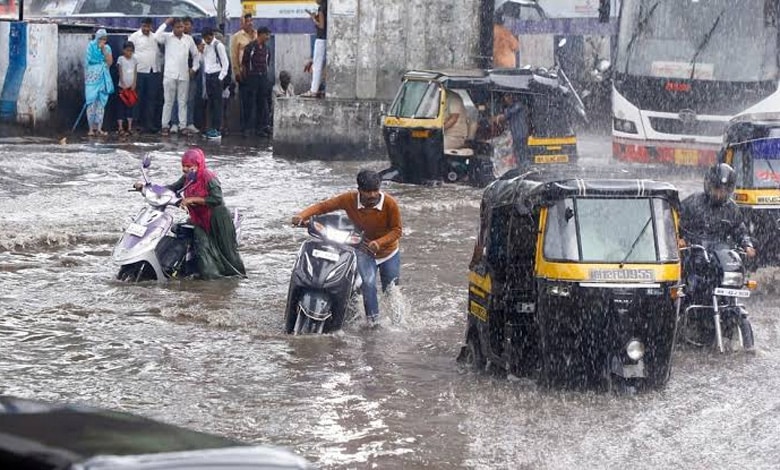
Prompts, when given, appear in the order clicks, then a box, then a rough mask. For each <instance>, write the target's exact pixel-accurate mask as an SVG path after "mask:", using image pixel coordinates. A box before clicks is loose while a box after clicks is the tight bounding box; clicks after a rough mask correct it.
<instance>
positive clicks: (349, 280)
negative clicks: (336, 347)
mask: <svg viewBox="0 0 780 470" xmlns="http://www.w3.org/2000/svg"><path fill="white" fill-rule="evenodd" d="M308 233H309V235H310V236H311V238H310V239H308V240H306V241H304V242H303V244H302V245H301V249H300V251H299V252H298V259H297V260H296V261H295V267H294V268H293V272H292V277H291V279H290V288H289V290H288V292H287V308H286V309H285V332H287V333H288V334H294V335H300V334H310V333H317V334H323V333H332V332H334V331H337V330H340V329H341V326H342V324H343V323H344V319H345V316H346V314H347V311H348V310H349V308H350V306H351V305H353V303H354V300H355V298H356V296H357V295H358V293H359V291H360V285H361V280H360V276H359V275H358V272H357V255H356V253H355V250H357V249H359V248H358V247H359V246H360V244H361V243H362V242H363V237H362V234H361V233H360V232H359V231H358V230H357V229H356V228H355V226H354V225H353V224H352V221H350V220H349V218H348V217H347V216H345V215H342V214H325V215H319V216H315V217H312V218H311V219H310V220H309V224H308Z"/></svg>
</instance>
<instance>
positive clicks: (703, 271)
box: [681, 242, 757, 353]
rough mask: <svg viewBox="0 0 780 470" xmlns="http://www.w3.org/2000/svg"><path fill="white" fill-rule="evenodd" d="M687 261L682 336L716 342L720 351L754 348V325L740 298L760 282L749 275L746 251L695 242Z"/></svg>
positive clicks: (687, 339)
mask: <svg viewBox="0 0 780 470" xmlns="http://www.w3.org/2000/svg"><path fill="white" fill-rule="evenodd" d="M683 250H686V251H688V252H689V253H688V254H687V256H686V258H685V263H684V271H685V272H686V275H685V279H686V286H685V297H684V299H683V300H684V304H685V309H684V311H683V316H682V319H681V336H682V338H683V340H684V341H685V342H687V343H689V344H692V345H694V346H699V347H703V346H710V345H713V344H714V345H715V346H716V347H717V349H718V351H719V352H721V353H723V352H725V351H726V349H727V348H726V342H725V341H726V340H728V344H729V348H728V349H730V350H738V349H739V350H748V351H749V350H752V349H753V346H754V340H753V327H752V326H751V324H750V320H748V312H747V309H746V308H745V306H744V305H743V304H742V303H740V299H745V298H748V297H750V291H751V290H752V289H755V288H756V286H757V283H756V282H755V281H753V280H749V279H747V277H746V276H747V270H746V269H745V266H744V263H743V258H742V257H743V256H744V252H742V251H740V250H736V249H732V247H731V246H729V245H728V244H725V243H720V242H718V243H712V244H709V245H708V246H705V245H698V244H693V245H691V246H690V247H688V248H683Z"/></svg>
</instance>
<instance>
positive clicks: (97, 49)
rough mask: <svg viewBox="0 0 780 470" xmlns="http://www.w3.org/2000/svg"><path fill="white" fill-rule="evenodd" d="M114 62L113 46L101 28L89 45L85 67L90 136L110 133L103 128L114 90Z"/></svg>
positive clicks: (85, 91) (86, 104)
mask: <svg viewBox="0 0 780 470" xmlns="http://www.w3.org/2000/svg"><path fill="white" fill-rule="evenodd" d="M113 63H114V56H113V55H112V54H111V46H109V45H108V34H107V33H106V30H105V29H99V30H98V31H97V32H96V33H95V39H93V40H92V41H90V42H89V45H88V46H87V54H86V64H85V67H84V74H85V77H84V96H85V101H86V102H85V106H86V108H87V122H89V134H88V135H90V136H93V135H107V134H108V133H107V132H106V131H104V130H103V115H104V113H105V109H106V103H107V102H108V96H109V95H110V94H111V93H113V92H114V82H113V80H112V79H111V74H110V73H109V71H108V68H109V67H111V64H113Z"/></svg>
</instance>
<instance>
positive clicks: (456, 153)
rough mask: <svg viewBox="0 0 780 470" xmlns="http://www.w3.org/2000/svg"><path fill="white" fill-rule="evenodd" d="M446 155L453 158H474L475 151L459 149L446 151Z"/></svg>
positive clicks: (466, 148)
mask: <svg viewBox="0 0 780 470" xmlns="http://www.w3.org/2000/svg"><path fill="white" fill-rule="evenodd" d="M444 154H445V155H450V156H453V157H473V156H474V149H471V148H468V147H463V148H459V149H446V150H445V151H444Z"/></svg>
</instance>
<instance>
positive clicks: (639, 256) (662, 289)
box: [458, 170, 681, 390]
mask: <svg viewBox="0 0 780 470" xmlns="http://www.w3.org/2000/svg"><path fill="white" fill-rule="evenodd" d="M550 171H552V170H550ZM678 208H679V199H678V194H677V190H676V189H675V188H674V186H672V185H671V184H668V183H661V182H655V181H650V180H635V179H632V180H619V179H594V180H583V179H573V178H563V179H561V177H560V176H555V175H545V174H544V173H535V172H530V173H524V174H519V171H518V170H515V171H512V172H509V173H507V175H505V176H504V177H502V178H501V179H499V180H497V181H495V182H493V183H492V184H491V185H490V186H489V187H488V188H487V189H486V190H485V193H484V195H483V198H482V204H481V215H480V219H481V220H480V230H479V238H478V240H477V244H476V247H475V252H474V259H473V260H472V263H471V268H470V273H469V294H468V315H467V318H468V320H467V327H466V335H465V346H464V347H463V348H462V350H461V354H460V356H459V358H458V359H459V362H461V363H464V364H466V365H467V366H468V367H469V368H472V369H474V370H477V371H481V370H484V369H485V367H486V364H487V363H490V364H491V365H492V366H493V367H497V368H498V369H499V370H505V371H506V372H508V373H511V374H514V375H517V376H530V377H536V378H538V379H539V381H540V382H541V383H543V384H545V385H548V386H563V387H565V388H608V389H609V388H614V389H620V390H625V389H657V388H661V387H663V386H664V384H666V382H667V380H668V378H669V374H670V370H671V358H672V350H673V348H674V344H675V340H676V335H677V317H678V314H679V308H680V301H679V298H678V297H679V294H680V293H681V291H680V290H679V289H681V285H680V276H681V269H680V258H679V252H678V248H677V233H678V232H677V223H678V222H677V213H678Z"/></svg>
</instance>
